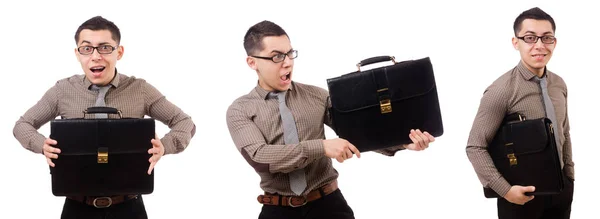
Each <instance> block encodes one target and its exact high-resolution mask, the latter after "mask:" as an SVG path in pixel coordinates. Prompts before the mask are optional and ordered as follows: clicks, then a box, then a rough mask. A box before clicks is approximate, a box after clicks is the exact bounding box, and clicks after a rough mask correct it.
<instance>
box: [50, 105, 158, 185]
mask: <svg viewBox="0 0 600 219" xmlns="http://www.w3.org/2000/svg"><path fill="white" fill-rule="evenodd" d="M94 113H109V115H110V114H118V115H119V117H120V118H119V119H112V118H109V119H86V118H85V115H86V114H94ZM83 116H84V118H82V119H58V120H54V121H51V123H50V132H51V134H50V138H51V139H54V140H56V141H57V145H56V147H57V148H59V149H60V150H61V153H60V154H58V159H53V160H52V161H53V162H54V164H56V165H55V167H50V173H51V175H52V193H53V194H54V195H55V196H71V195H86V196H108V195H126V194H150V193H152V191H153V190H154V171H152V174H151V175H148V173H147V171H148V167H149V166H150V163H149V162H148V159H150V157H151V155H150V154H148V149H150V148H152V143H151V142H150V140H151V139H153V138H154V136H155V132H154V131H155V129H154V127H155V126H154V119H150V118H144V119H139V118H122V116H121V112H120V111H118V110H116V109H114V108H108V107H91V108H88V109H87V110H86V111H84V114H83Z"/></svg>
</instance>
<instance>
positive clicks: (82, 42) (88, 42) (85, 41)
mask: <svg viewBox="0 0 600 219" xmlns="http://www.w3.org/2000/svg"><path fill="white" fill-rule="evenodd" d="M84 43H87V44H92V42H90V41H87V40H84V41H81V44H84ZM107 44H108V45H110V43H109V42H101V43H98V46H101V45H107Z"/></svg>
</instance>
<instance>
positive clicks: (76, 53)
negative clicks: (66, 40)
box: [73, 48, 81, 62]
mask: <svg viewBox="0 0 600 219" xmlns="http://www.w3.org/2000/svg"><path fill="white" fill-rule="evenodd" d="M73 51H74V52H75V57H77V61H79V62H81V58H80V56H79V51H77V48H75V49H74V50H73Z"/></svg>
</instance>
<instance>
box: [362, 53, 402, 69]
mask: <svg viewBox="0 0 600 219" xmlns="http://www.w3.org/2000/svg"><path fill="white" fill-rule="evenodd" d="M385 61H392V62H394V64H396V63H397V62H396V59H395V58H394V56H375V57H371V58H368V59H365V60H362V61H360V62H359V63H358V64H356V67H358V71H360V66H365V65H370V64H374V63H378V62H385Z"/></svg>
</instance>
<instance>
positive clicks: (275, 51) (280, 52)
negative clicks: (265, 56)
mask: <svg viewBox="0 0 600 219" xmlns="http://www.w3.org/2000/svg"><path fill="white" fill-rule="evenodd" d="M292 50H294V49H293V48H292V49H290V50H289V51H287V52H282V51H279V50H273V51H271V54H272V53H279V54H286V53H288V52H290V51H292Z"/></svg>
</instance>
